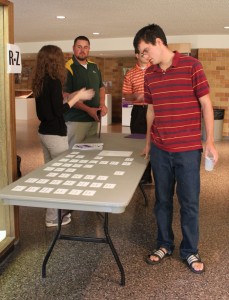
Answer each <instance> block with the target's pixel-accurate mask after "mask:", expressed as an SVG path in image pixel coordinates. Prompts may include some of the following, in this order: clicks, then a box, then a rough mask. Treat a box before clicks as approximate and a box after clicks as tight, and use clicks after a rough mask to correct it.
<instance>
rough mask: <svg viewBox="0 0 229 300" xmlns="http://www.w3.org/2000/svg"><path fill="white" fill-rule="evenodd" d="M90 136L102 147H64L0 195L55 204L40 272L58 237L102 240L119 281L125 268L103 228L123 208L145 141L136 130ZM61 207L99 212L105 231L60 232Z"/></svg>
mask: <svg viewBox="0 0 229 300" xmlns="http://www.w3.org/2000/svg"><path fill="white" fill-rule="evenodd" d="M92 142H93V143H103V144H104V146H103V150H81V151H79V150H74V149H72V150H68V151H66V152H65V153H63V154H62V155H60V156H59V157H58V158H56V159H54V160H52V161H50V162H49V163H47V164H45V165H43V166H42V167H40V168H38V169H36V170H34V171H32V172H31V173H29V174H27V175H26V176H24V177H22V178H20V179H19V180H17V181H15V182H13V183H11V184H10V185H8V186H6V187H5V188H3V189H2V190H1V191H0V199H2V200H0V201H1V202H3V203H4V204H7V205H9V204H10V205H19V206H30V207H44V208H57V209H58V228H57V232H56V235H55V237H54V239H53V242H52V244H51V246H50V248H49V250H48V252H47V254H46V256H45V258H44V261H43V264H42V277H46V264H47V262H48V259H49V257H50V255H51V252H52V250H53V248H54V245H55V243H56V241H57V240H58V239H65V240H75V241H86V242H96V243H107V244H109V246H110V248H111V251H112V253H113V256H114V258H115V260H116V263H117V265H118V268H119V270H120V273H121V282H120V284H121V285H125V273H124V269H123V266H122V264H121V262H120V259H119V257H118V254H117V251H116V249H115V247H114V245H113V243H112V240H111V238H110V235H109V231H108V214H109V213H123V212H124V211H125V209H126V207H127V206H128V204H129V203H130V201H131V199H132V196H133V194H134V192H135V190H136V188H137V186H138V185H139V182H140V179H141V177H142V174H143V173H144V171H145V168H146V166H147V163H148V162H147V160H145V159H144V158H143V157H142V156H141V155H140V153H141V152H142V150H143V147H144V142H145V141H144V139H142V138H141V137H139V135H136V138H135V137H134V136H133V135H131V136H130V137H128V136H127V135H123V134H117V133H112V134H102V135H101V137H100V139H98V138H91V139H88V140H87V143H92ZM140 187H141V186H140ZM141 190H142V192H143V194H144V191H143V189H142V187H141ZM144 197H145V201H147V199H146V195H145V194H144ZM62 209H65V210H69V211H71V210H79V211H93V212H100V213H104V226H103V227H104V234H105V237H104V238H97V237H85V236H68V235H61V222H62V218H63V216H61V210H62Z"/></svg>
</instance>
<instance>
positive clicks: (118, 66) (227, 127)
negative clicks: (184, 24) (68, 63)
mask: <svg viewBox="0 0 229 300" xmlns="http://www.w3.org/2000/svg"><path fill="white" fill-rule="evenodd" d="M71 57H72V54H71V53H65V58H66V60H68V59H69V58H71ZM89 59H90V60H91V61H93V62H95V63H97V64H98V66H99V68H100V70H101V73H102V76H103V80H104V81H105V82H109V83H111V84H112V85H111V86H110V85H109V86H108V87H107V88H106V92H107V93H110V94H112V110H113V111H112V121H113V122H121V116H122V107H121V101H122V82H123V76H124V74H123V68H131V67H133V66H134V65H135V63H136V62H135V58H134V57H112V58H103V57H90V58H89ZM198 59H199V60H200V61H201V63H202V64H203V67H204V70H205V73H206V75H207V78H208V81H209V84H210V87H211V100H212V103H213V106H214V107H216V108H223V109H225V117H224V126H223V136H229V49H199V51H198ZM34 64H35V58H34V59H30V60H22V66H23V67H22V75H21V78H20V83H17V84H16V86H15V88H16V89H25V88H26V89H31V83H32V71H33V68H34Z"/></svg>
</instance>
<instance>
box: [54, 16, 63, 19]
mask: <svg viewBox="0 0 229 300" xmlns="http://www.w3.org/2000/svg"><path fill="white" fill-rule="evenodd" d="M56 18H57V19H65V16H56Z"/></svg>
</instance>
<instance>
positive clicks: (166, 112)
mask: <svg viewBox="0 0 229 300" xmlns="http://www.w3.org/2000/svg"><path fill="white" fill-rule="evenodd" d="M144 92H145V101H146V102H147V103H148V104H153V108H154V113H155V118H154V121H153V124H152V127H151V140H152V142H153V143H154V144H155V145H156V146H157V147H158V148H160V149H162V150H165V151H169V152H182V151H190V150H197V149H202V144H201V106H200V102H199V98H200V97H202V96H204V95H206V94H208V93H209V84H208V81H207V79H206V76H205V74H204V71H203V67H202V65H201V63H200V62H199V61H198V60H197V59H195V58H193V57H190V56H186V55H182V54H180V53H178V52H175V55H174V57H173V62H172V65H171V67H170V68H169V69H167V70H166V71H165V72H164V71H163V70H162V69H161V68H160V67H159V65H153V66H150V67H149V68H148V69H147V70H146V73H145V84H144Z"/></svg>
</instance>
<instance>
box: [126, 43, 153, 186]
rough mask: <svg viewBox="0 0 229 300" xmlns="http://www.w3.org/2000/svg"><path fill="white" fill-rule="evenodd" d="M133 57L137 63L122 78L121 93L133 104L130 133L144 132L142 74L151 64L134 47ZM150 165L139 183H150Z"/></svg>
mask: <svg viewBox="0 0 229 300" xmlns="http://www.w3.org/2000/svg"><path fill="white" fill-rule="evenodd" d="M135 57H136V59H137V63H136V65H135V67H134V68H132V69H130V70H129V71H128V72H127V73H126V75H125V77H124V80H123V86H122V94H123V97H124V98H125V100H126V101H128V102H131V103H132V104H133V108H132V111H131V119H130V131H131V133H133V134H134V133H140V134H146V131H147V124H146V112H147V103H145V101H144V75H145V71H146V69H147V68H148V67H149V66H150V65H151V64H150V63H149V59H148V58H145V57H141V55H140V54H139V51H138V49H135ZM151 183H152V177H151V165H150V163H149V164H148V166H147V168H146V170H145V172H144V174H143V176H142V179H141V184H151Z"/></svg>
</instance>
